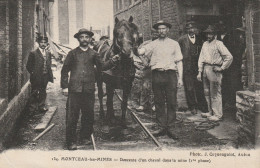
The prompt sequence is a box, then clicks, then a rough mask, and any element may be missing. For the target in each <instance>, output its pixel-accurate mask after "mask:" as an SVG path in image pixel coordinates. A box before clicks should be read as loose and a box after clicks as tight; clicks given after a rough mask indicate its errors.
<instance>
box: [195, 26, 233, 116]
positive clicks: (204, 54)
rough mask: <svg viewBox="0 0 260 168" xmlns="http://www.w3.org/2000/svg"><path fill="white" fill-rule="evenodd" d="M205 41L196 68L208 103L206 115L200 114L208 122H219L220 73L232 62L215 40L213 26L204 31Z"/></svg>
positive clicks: (219, 43) (220, 113) (230, 57)
mask: <svg viewBox="0 0 260 168" xmlns="http://www.w3.org/2000/svg"><path fill="white" fill-rule="evenodd" d="M204 32H205V33H206V36H207V41H206V42H204V44H203V46H202V49H201V52H200V57H199V62H198V68H199V70H198V71H199V73H198V76H197V79H198V80H199V81H202V76H203V86H204V94H205V98H206V100H207V103H208V111H209V112H208V113H202V114H201V115H202V117H207V118H208V119H209V120H210V121H219V120H221V119H222V116H223V111H222V94H221V83H222V72H223V70H225V69H227V68H228V67H229V66H230V65H231V63H232V60H233V56H232V55H231V54H230V52H229V51H228V49H227V48H226V46H225V45H224V44H223V42H221V41H219V40H216V31H215V28H214V26H212V25H209V26H208V28H207V29H206V30H205V31H204Z"/></svg>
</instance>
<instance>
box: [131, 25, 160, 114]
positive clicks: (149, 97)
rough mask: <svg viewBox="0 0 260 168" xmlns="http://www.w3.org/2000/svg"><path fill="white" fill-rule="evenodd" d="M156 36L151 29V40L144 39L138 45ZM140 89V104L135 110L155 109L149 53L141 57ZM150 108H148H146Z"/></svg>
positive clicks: (155, 31)
mask: <svg viewBox="0 0 260 168" xmlns="http://www.w3.org/2000/svg"><path fill="white" fill-rule="evenodd" d="M139 36H140V35H139ZM157 38H158V32H157V30H155V29H152V40H148V41H145V42H144V43H142V44H141V45H140V48H142V47H143V46H145V45H147V44H149V43H150V42H152V41H154V40H156V39H157ZM141 59H142V68H141V71H142V73H141V74H142V75H141V79H142V82H141V84H142V91H141V96H140V106H139V107H138V108H136V111H138V112H140V111H144V110H153V111H155V106H154V103H153V93H152V91H151V88H152V81H151V80H152V73H151V67H150V65H149V60H150V59H151V53H148V54H146V55H144V56H143V57H142V58H141ZM149 107H150V108H152V109H148V108H149Z"/></svg>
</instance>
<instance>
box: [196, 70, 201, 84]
mask: <svg viewBox="0 0 260 168" xmlns="http://www.w3.org/2000/svg"><path fill="white" fill-rule="evenodd" d="M197 79H198V81H200V82H202V79H201V72H199V73H198V76H197Z"/></svg>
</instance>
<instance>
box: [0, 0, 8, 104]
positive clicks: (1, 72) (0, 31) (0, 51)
mask: <svg viewBox="0 0 260 168" xmlns="http://www.w3.org/2000/svg"><path fill="white" fill-rule="evenodd" d="M6 3H7V2H5V1H0V22H1V23H2V24H0V81H1V83H2V84H1V85H0V99H1V98H5V97H6V96H7V94H6V73H5V72H6V67H7V65H6V59H7V57H6V46H7V45H8V44H6V12H7V10H6Z"/></svg>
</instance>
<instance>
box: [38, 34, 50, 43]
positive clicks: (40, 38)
mask: <svg viewBox="0 0 260 168" xmlns="http://www.w3.org/2000/svg"><path fill="white" fill-rule="evenodd" d="M41 40H45V41H47V42H48V37H46V36H43V35H41V34H39V35H38V37H37V42H40V41H41Z"/></svg>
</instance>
